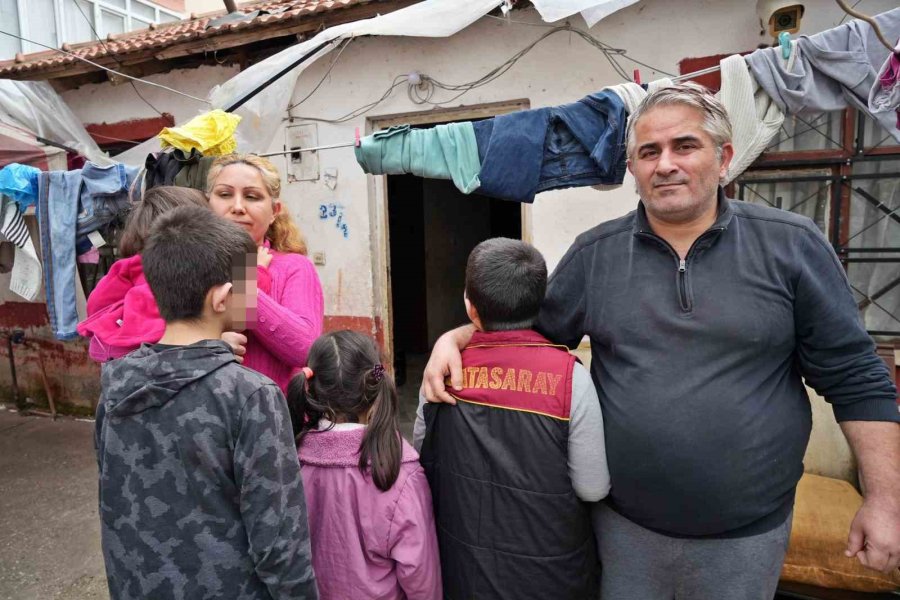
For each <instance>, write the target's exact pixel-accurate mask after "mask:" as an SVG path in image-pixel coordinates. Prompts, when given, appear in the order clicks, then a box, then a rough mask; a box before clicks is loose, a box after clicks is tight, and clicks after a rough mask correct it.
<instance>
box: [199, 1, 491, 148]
mask: <svg viewBox="0 0 900 600" xmlns="http://www.w3.org/2000/svg"><path fill="white" fill-rule="evenodd" d="M502 3H503V0H467V1H465V2H460V0H425V1H424V2H420V3H418V4H413V5H412V6H408V7H406V8H402V9H400V10H397V11H394V12H391V13H388V14H386V15H379V16H377V17H373V18H371V19H365V20H362V21H354V22H352V23H344V24H341V25H336V26H335V27H331V28H329V29H326V30H324V31H322V32H321V33H319V34H318V35H316V36H315V37H313V38H311V39H309V40H306V41H305V42H302V43H300V44H297V45H296V46H291V47H290V48H288V49H286V50H282V51H281V52H279V53H278V54H276V55H274V56H272V57H270V58H267V59H266V60H264V61H262V62H260V63H257V64H255V65H253V66H252V67H250V68H249V69H247V70H246V71H243V72H241V73H240V74H238V75H236V76H235V77H233V78H231V79H229V80H228V81H226V82H225V83H223V84H222V85H220V86H218V87H216V88H215V89H213V91H212V92H211V93H210V97H209V99H210V100H211V101H212V104H213V106H214V107H216V108H226V107H228V106H229V105H231V104H233V103H234V102H236V101H238V100H240V99H241V98H243V97H244V96H246V95H247V94H248V93H250V92H252V91H253V90H255V89H257V88H258V87H259V86H261V85H263V84H265V83H266V82H267V81H268V80H269V79H271V78H272V77H273V76H274V75H275V74H277V73H279V72H280V71H282V70H283V69H285V68H287V67H289V66H290V65H291V63H293V62H294V61H296V60H297V59H299V58H300V57H302V56H303V55H304V54H306V53H307V52H309V51H310V50H312V49H313V48H315V47H316V46H318V45H320V44H322V43H323V42H329V41H334V42H335V43H334V44H332V45H330V46H326V47H325V48H323V49H322V50H320V51H319V52H317V53H316V54H315V55H314V56H312V57H311V58H310V59H308V60H306V61H305V62H304V63H302V64H300V65H298V66H297V67H295V68H294V69H293V70H292V71H290V72H289V73H288V74H286V75H285V76H284V77H282V78H281V79H279V80H278V81H276V82H275V83H273V84H271V85H270V86H269V87H267V88H266V89H265V90H264V91H263V92H261V93H259V94H258V95H257V96H255V97H254V98H253V99H251V100H250V101H249V102H247V103H246V104H244V105H243V106H242V107H240V108H239V109H238V110H237V114H239V115H241V116H242V117H243V118H244V120H243V122H242V123H241V126H240V127H239V128H238V132H237V137H238V147H239V148H240V149H241V151H244V152H263V151H265V150H267V149H268V147H269V144H270V143H271V141H272V139H273V138H274V137H275V133H276V131H277V130H278V127H279V126H280V124H281V121H282V117H283V116H284V112H285V110H286V109H287V106H288V102H290V99H291V96H292V95H293V92H294V87H295V86H296V84H297V78H298V77H300V74H301V73H302V72H303V70H304V69H306V67H308V66H309V65H310V64H312V63H313V62H314V61H316V60H318V59H319V58H321V57H322V56H324V55H326V54H327V53H328V52H330V51H331V50H332V49H333V48H334V47H335V46H336V45H337V43H338V41H339V40H342V39H345V38H349V37H355V36H360V35H403V36H416V37H449V36H451V35H453V34H455V33H457V32H459V31H461V30H462V29H465V28H466V27H468V26H469V25H471V24H472V23H474V22H475V21H477V20H478V19H480V18H481V17H483V16H484V15H486V14H487V13H489V12H490V11H491V10H493V9H494V8H496V7H498V6H499V5H500V4H502Z"/></svg>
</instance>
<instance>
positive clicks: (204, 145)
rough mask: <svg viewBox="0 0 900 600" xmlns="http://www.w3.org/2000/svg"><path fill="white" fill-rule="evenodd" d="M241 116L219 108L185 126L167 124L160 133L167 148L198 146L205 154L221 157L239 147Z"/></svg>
mask: <svg viewBox="0 0 900 600" xmlns="http://www.w3.org/2000/svg"><path fill="white" fill-rule="evenodd" d="M240 122H241V117H239V116H238V115H233V114H231V113H227V112H225V111H224V110H221V109H219V108H217V109H215V110H213V111H210V112H208V113H205V114H202V115H199V116H196V117H194V118H193V119H191V120H190V121H188V122H187V123H185V124H184V125H182V126H181V127H166V128H164V129H163V130H162V131H161V132H159V135H158V136H157V137H159V139H160V140H162V146H163V148H167V147H169V146H174V147H175V148H178V149H179V150H181V151H183V152H185V153H189V152H190V151H191V148H196V149H197V150H199V151H200V152H201V153H203V154H204V155H205V156H220V155H222V154H230V153H232V152H234V151H235V150H237V140H235V139H234V130H235V129H237V126H238V123H240Z"/></svg>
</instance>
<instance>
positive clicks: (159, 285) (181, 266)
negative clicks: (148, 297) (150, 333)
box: [141, 206, 256, 323]
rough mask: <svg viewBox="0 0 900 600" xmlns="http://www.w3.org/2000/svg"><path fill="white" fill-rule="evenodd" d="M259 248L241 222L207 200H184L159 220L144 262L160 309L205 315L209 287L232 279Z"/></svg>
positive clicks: (170, 316)
mask: <svg viewBox="0 0 900 600" xmlns="http://www.w3.org/2000/svg"><path fill="white" fill-rule="evenodd" d="M255 253H256V245H255V244H254V243H253V240H252V239H251V238H250V235H249V234H248V233H247V232H246V231H244V230H243V229H241V228H240V227H239V226H237V225H235V224H234V223H230V222H229V221H226V220H225V219H223V218H222V217H219V216H217V215H216V214H215V213H213V212H212V211H211V210H209V208H207V207H205V206H202V207H201V206H181V207H178V208H173V209H172V210H170V211H169V212H167V213H165V214H163V215H161V216H160V217H159V218H158V219H157V221H156V223H154V224H153V227H152V228H151V229H150V235H149V236H147V240H146V244H145V246H144V251H143V252H142V253H141V262H142V265H143V268H144V275H145V276H146V278H147V283H148V284H150V290H151V291H152V292H153V297H154V298H155V299H156V306H157V307H158V308H159V314H160V315H162V318H163V319H164V320H165V321H166V322H167V323H170V322H172V321H195V320H198V319H200V318H201V317H202V315H203V305H204V302H205V301H206V294H207V293H208V292H209V290H210V289H211V288H213V287H215V286H217V285H222V284H224V283H228V282H230V281H232V280H233V277H234V272H235V270H237V269H238V268H241V267H246V266H247V262H248V261H247V257H248V255H251V254H255Z"/></svg>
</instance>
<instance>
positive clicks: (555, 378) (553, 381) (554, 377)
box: [547, 373, 562, 396]
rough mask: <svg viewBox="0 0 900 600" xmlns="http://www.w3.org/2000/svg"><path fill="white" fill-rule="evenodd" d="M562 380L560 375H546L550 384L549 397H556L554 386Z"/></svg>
mask: <svg viewBox="0 0 900 600" xmlns="http://www.w3.org/2000/svg"><path fill="white" fill-rule="evenodd" d="M560 379H562V375H554V374H553V373H547V380H548V381H549V382H550V395H551V396H555V395H556V386H557V385H559V380H560Z"/></svg>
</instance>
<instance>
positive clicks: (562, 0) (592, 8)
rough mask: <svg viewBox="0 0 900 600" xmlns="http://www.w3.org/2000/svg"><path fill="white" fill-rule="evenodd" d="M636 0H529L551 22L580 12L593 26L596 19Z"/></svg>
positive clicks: (606, 15) (589, 24) (544, 18)
mask: <svg viewBox="0 0 900 600" xmlns="http://www.w3.org/2000/svg"><path fill="white" fill-rule="evenodd" d="M637 1H638V0H531V3H532V4H533V5H534V7H535V8H536V9H537V11H538V13H540V15H541V18H542V19H543V20H544V21H546V22H548V23H552V22H554V21H559V20H560V19H565V18H566V17H570V16H572V15H574V14H575V13H579V12H580V13H581V16H582V18H584V20H585V22H586V23H587V24H588V27H593V26H594V25H595V24H596V23H597V22H598V21H600V20H601V19H604V18H606V17H608V16H609V15H611V14H612V13H614V12H616V11H617V10H620V9H623V8H625V7H626V6H631V5H632V4H634V3H635V2H637Z"/></svg>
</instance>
